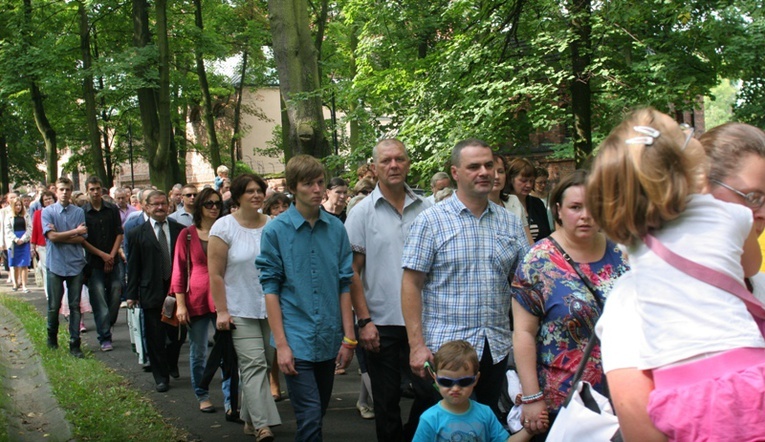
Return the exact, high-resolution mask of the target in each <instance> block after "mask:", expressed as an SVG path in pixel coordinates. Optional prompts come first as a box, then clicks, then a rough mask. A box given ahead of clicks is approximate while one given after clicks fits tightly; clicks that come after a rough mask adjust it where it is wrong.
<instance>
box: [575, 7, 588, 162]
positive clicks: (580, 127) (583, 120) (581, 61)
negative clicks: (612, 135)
mask: <svg viewBox="0 0 765 442" xmlns="http://www.w3.org/2000/svg"><path fill="white" fill-rule="evenodd" d="M591 14H592V8H591V4H590V0H573V2H572V3H571V17H572V20H571V28H572V29H573V31H574V37H573V40H572V41H571V67H572V69H573V74H574V79H573V82H572V83H571V107H572V111H573V115H574V160H575V162H576V166H577V167H581V166H582V165H583V164H584V162H585V161H586V160H587V158H588V157H589V156H590V155H591V154H592V90H591V89H590V71H589V68H590V64H591V63H592V45H591V42H590V37H591V33H592V26H591V24H590V15H591Z"/></svg>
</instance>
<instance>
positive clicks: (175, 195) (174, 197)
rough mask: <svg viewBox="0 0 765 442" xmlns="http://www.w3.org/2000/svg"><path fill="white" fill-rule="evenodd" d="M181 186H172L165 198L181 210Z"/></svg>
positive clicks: (179, 184)
mask: <svg viewBox="0 0 765 442" xmlns="http://www.w3.org/2000/svg"><path fill="white" fill-rule="evenodd" d="M182 193H183V184H181V183H178V184H175V185H174V186H173V188H172V189H170V192H169V193H168V195H167V197H168V198H169V199H170V201H172V202H173V204H175V207H177V208H179V209H180V208H181V207H182V206H183V197H182V195H181V194H182Z"/></svg>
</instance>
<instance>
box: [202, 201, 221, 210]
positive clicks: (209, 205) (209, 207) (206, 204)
mask: <svg viewBox="0 0 765 442" xmlns="http://www.w3.org/2000/svg"><path fill="white" fill-rule="evenodd" d="M202 207H204V208H205V209H207V210H212V208H213V207H217V208H218V209H219V210H220V209H221V208H222V207H223V203H222V202H220V201H212V200H208V201H205V202H204V203H202Z"/></svg>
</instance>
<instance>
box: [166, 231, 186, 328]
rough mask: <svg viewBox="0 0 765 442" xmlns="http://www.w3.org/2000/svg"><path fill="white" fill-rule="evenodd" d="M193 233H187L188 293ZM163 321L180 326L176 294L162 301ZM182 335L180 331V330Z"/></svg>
mask: <svg viewBox="0 0 765 442" xmlns="http://www.w3.org/2000/svg"><path fill="white" fill-rule="evenodd" d="M190 245H191V233H188V231H187V233H186V293H187V294H188V292H189V278H191V259H190V250H189V248H190ZM161 319H162V322H164V323H165V324H170V325H172V326H173V327H178V326H179V325H180V324H181V323H180V321H178V300H177V299H175V295H174V294H173V295H167V296H166V297H165V302H163V303H162V317H161ZM179 335H180V332H179Z"/></svg>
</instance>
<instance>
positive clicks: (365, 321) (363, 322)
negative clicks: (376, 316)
mask: <svg viewBox="0 0 765 442" xmlns="http://www.w3.org/2000/svg"><path fill="white" fill-rule="evenodd" d="M370 322H372V318H363V319H359V320H358V322H356V325H358V326H359V328H364V326H365V325H367V324H369V323H370Z"/></svg>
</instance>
